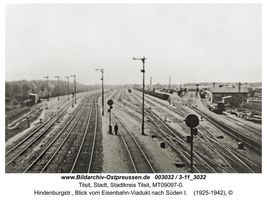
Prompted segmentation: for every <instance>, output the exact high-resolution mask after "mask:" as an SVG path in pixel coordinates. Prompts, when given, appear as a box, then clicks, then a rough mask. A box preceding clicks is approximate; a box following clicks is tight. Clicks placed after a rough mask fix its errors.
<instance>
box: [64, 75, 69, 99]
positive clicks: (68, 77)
mask: <svg viewBox="0 0 267 200" xmlns="http://www.w3.org/2000/svg"><path fill="white" fill-rule="evenodd" d="M65 78H66V79H67V80H68V101H69V100H70V97H69V94H70V82H69V77H68V76H65Z"/></svg>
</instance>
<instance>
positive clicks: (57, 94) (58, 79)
mask: <svg viewBox="0 0 267 200" xmlns="http://www.w3.org/2000/svg"><path fill="white" fill-rule="evenodd" d="M55 78H57V100H58V101H59V76H55Z"/></svg>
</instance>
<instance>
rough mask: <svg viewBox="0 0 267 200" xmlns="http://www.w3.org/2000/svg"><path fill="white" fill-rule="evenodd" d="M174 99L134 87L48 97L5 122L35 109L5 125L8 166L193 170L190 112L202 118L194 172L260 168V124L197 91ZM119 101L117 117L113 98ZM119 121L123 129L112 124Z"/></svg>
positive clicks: (27, 169)
mask: <svg viewBox="0 0 267 200" xmlns="http://www.w3.org/2000/svg"><path fill="white" fill-rule="evenodd" d="M170 98H171V102H170V101H166V100H162V99H160V98H157V97H154V96H151V95H149V94H146V95H145V104H144V105H145V109H144V112H145V113H144V121H145V123H144V135H142V134H141V119H142V92H140V91H138V90H135V89H133V88H131V90H129V88H127V87H117V88H113V89H106V90H105V95H104V99H105V107H104V116H102V113H101V111H102V105H101V101H102V98H101V90H100V89H99V90H91V91H89V92H84V93H78V94H77V103H76V104H75V103H74V100H73V99H70V100H69V101H68V99H67V96H61V97H60V99H59V100H58V99H57V98H51V99H50V101H46V100H43V101H42V102H41V103H40V104H38V106H35V107H33V109H31V110H30V111H29V112H28V113H26V114H25V115H23V116H22V117H20V118H18V119H16V120H14V121H13V122H10V123H9V124H8V125H7V127H6V128H9V129H12V127H14V126H15V125H18V124H19V123H20V122H21V123H22V121H23V120H25V118H26V117H27V115H29V116H31V118H32V120H30V122H29V123H30V124H29V127H27V128H24V129H23V130H21V131H20V132H12V133H9V132H6V144H5V148H6V152H5V160H6V163H5V168H6V172H7V173H188V172H189V168H190V140H188V136H189V135H190V128H189V127H187V126H186V124H185V118H186V117H187V116H188V115H189V114H195V115H197V116H198V117H199V119H200V123H199V126H198V127H197V129H198V134H197V135H196V136H194V161H193V166H194V168H193V170H194V173H261V171H262V156H261V154H262V135H261V134H262V130H261V124H259V123H253V122H250V121H245V120H244V119H241V118H238V117H236V116H234V115H230V114H220V115H219V114H216V113H214V112H211V111H210V110H208V109H207V108H206V107H205V104H203V102H202V100H201V99H200V98H198V97H196V96H195V93H194V92H191V93H190V92H188V93H187V95H185V96H183V97H180V96H178V95H175V94H173V95H170ZM109 99H111V100H112V101H113V108H112V109H111V124H109V123H110V121H109V120H110V118H109V112H108V105H107V103H106V102H107V100H109ZM115 124H117V125H118V127H119V129H118V134H117V135H116V134H115V133H114V129H112V133H110V132H109V131H110V130H109V125H112V127H114V125H115Z"/></svg>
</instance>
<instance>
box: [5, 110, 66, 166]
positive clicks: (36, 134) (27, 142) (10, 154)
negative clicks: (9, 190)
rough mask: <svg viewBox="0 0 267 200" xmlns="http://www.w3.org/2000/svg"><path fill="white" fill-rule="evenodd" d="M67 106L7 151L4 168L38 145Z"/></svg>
mask: <svg viewBox="0 0 267 200" xmlns="http://www.w3.org/2000/svg"><path fill="white" fill-rule="evenodd" d="M68 106H69V105H66V106H64V108H62V110H61V111H60V112H59V113H58V114H54V115H53V116H52V117H51V118H49V119H48V120H47V121H46V122H44V123H43V124H42V125H40V126H39V127H37V128H36V129H35V130H34V131H33V132H32V133H30V134H29V135H28V136H26V137H25V138H23V139H22V140H21V141H19V142H18V143H16V144H15V145H14V146H13V147H12V148H10V149H8V150H7V151H6V153H5V156H6V164H5V166H6V168H7V166H9V165H14V164H15V163H14V161H15V160H16V159H18V158H19V157H21V156H22V155H23V154H25V153H26V152H27V151H28V150H29V149H30V148H31V147H32V146H33V145H35V144H36V143H38V142H39V141H40V140H41V139H42V138H44V137H46V136H47V134H48V133H49V131H50V129H51V128H52V127H53V126H54V125H55V123H56V122H57V121H58V120H59V119H60V118H61V117H62V116H63V114H64V113H65V112H66V111H67V109H68Z"/></svg>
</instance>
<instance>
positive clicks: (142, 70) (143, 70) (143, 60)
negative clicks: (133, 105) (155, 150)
mask: <svg viewBox="0 0 267 200" xmlns="http://www.w3.org/2000/svg"><path fill="white" fill-rule="evenodd" d="M133 60H141V61H142V63H143V69H141V72H142V73H143V103H142V127H141V134H142V135H145V61H146V60H147V58H146V57H145V56H143V58H133Z"/></svg>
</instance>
